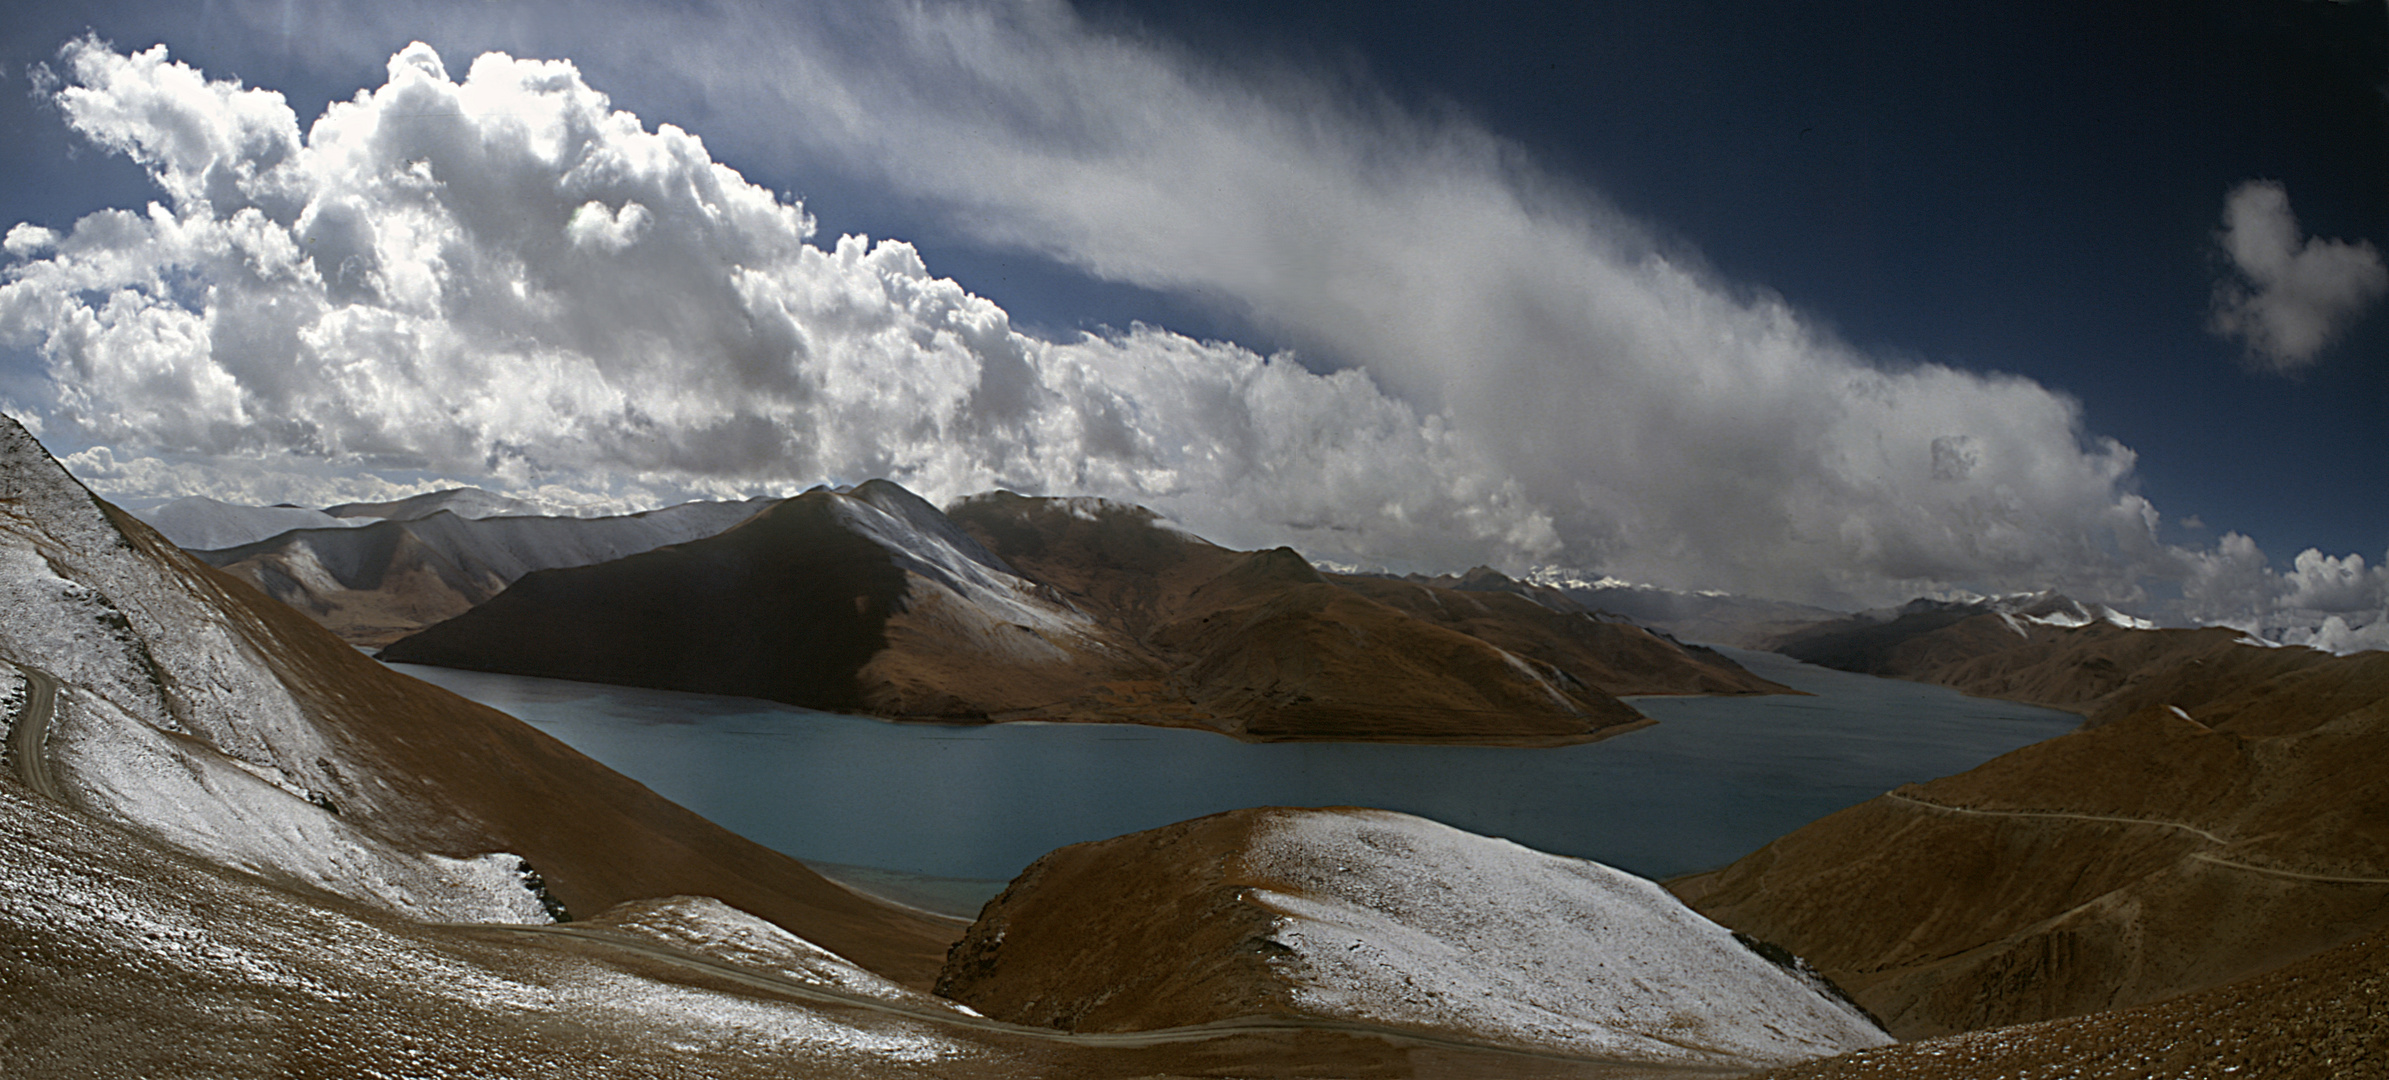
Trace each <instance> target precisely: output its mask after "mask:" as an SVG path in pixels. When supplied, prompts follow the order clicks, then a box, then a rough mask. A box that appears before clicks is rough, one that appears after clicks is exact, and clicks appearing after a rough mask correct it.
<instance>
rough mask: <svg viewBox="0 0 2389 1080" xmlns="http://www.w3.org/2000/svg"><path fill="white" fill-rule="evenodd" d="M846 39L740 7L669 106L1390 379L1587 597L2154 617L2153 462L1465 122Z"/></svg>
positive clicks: (928, 24)
mask: <svg viewBox="0 0 2389 1080" xmlns="http://www.w3.org/2000/svg"><path fill="white" fill-rule="evenodd" d="M832 10H833V11H834V12H835V14H834V15H830V16H824V17H822V18H819V19H811V20H789V19H782V18H778V17H777V16H776V15H766V14H763V13H761V12H759V11H758V10H754V9H746V8H741V7H738V6H735V5H732V6H726V7H723V8H717V9H712V10H710V11H709V12H708V14H707V15H705V16H704V17H702V18H700V19H698V20H696V22H695V23H693V24H684V25H685V26H686V32H684V33H682V34H679V35H676V36H672V37H670V38H668V39H662V38H659V40H658V44H657V45H656V49H657V50H658V52H657V55H658V59H659V61H660V62H659V63H658V64H657V65H655V66H656V70H657V72H658V73H657V74H655V75H654V76H652V77H653V78H654V79H657V80H670V79H674V78H682V79H688V80H692V81H693V82H694V83H695V84H696V89H693V90H691V91H689V92H688V95H687V96H688V97H689V98H691V99H697V98H702V99H703V100H708V101H735V102H738V103H740V107H741V108H742V109H747V110H758V111H765V112H770V113H775V114H783V115H789V116H796V117H801V118H802V119H801V122H792V123H788V124H784V125H778V126H776V127H775V128H773V129H772V131H771V133H770V134H769V135H761V136H747V138H749V140H750V143H751V144H754V145H763V144H765V143H766V142H767V141H768V140H770V139H778V140H782V141H781V142H780V143H779V145H780V147H781V152H782V154H783V156H784V160H786V161H788V162H791V163H798V162H814V161H835V162H839V163H841V164H842V166H843V167H846V168H849V169H853V170H856V171H859V172H861V173H863V174H865V175H868V176H870V177H872V178H873V179H875V180H876V181H878V182H880V183H883V184H884V185H886V186H887V187H888V188H889V189H891V190H895V191H900V192H903V193H906V194H907V195H909V196H910V197H912V198H914V199H918V200H923V201H926V202H928V203H931V204H934V205H940V206H943V207H945V208H946V210H947V218H946V220H948V221H949V222H950V223H951V227H952V228H955V229H958V230H962V231H965V232H968V233H971V234H974V235H975V236H976V237H977V238H978V239H980V240H982V241H985V242H988V243H993V244H998V245H1005V246H1013V247H1020V248H1027V249H1031V250H1035V251H1038V252H1042V253H1044V254H1047V255H1049V256H1051V257H1053V258H1056V259H1059V260H1061V261H1064V262H1066V263H1070V264H1073V265H1076V266H1079V267H1082V268H1084V269H1086V270H1087V271H1089V272H1091V273H1093V274H1095V275H1097V276H1100V277H1104V278H1108V279H1112V280H1119V281H1125V282H1132V283H1135V284H1139V285H1143V286H1147V287H1150V288H1154V289H1159V290H1164V291H1172V292H1177V293H1181V294H1188V295H1200V296H1204V297H1210V298H1215V299H1219V300H1221V301H1222V302H1224V303H1227V304H1229V305H1230V306H1232V307H1234V308H1235V309H1237V310H1238V311H1239V312H1240V313H1241V314H1242V315H1244V316H1247V317H1249V318H1251V319H1252V320H1254V321H1255V322H1257V323H1259V324H1261V325H1264V326H1266V327H1268V328H1270V329H1271V331H1272V332H1274V333H1276V334H1279V335H1280V336H1282V337H1283V338H1284V339H1286V340H1290V341H1294V342H1297V343H1299V344H1301V345H1302V346H1303V347H1304V348H1306V349H1308V350H1309V351H1310V352H1312V353H1313V354H1314V355H1315V356H1317V357H1322V358H1328V359H1330V360H1332V361H1333V362H1337V363H1347V364H1351V365H1355V366H1357V367H1358V368H1360V369H1362V370H1365V371H1366V372H1368V373H1369V374H1370V375H1371V376H1372V377H1373V378H1374V379H1376V380H1377V381H1378V382H1379V384H1380V385H1381V386H1382V387H1383V388H1384V389H1385V390H1386V391H1387V392H1388V393H1389V394H1391V395H1392V396H1394V397H1396V398H1398V399H1399V400H1402V401H1405V402H1409V403H1411V404H1413V405H1415V406H1416V407H1417V408H1419V409H1420V410H1421V411H1422V412H1424V413H1428V414H1432V415H1437V416H1440V417H1444V418H1446V421H1447V423H1448V425H1449V429H1450V430H1451V431H1453V432H1456V433H1463V434H1466V435H1468V436H1470V437H1472V438H1474V439H1475V440H1476V441H1477V442H1478V444H1479V445H1480V446H1482V447H1483V452H1484V454H1485V455H1486V456H1487V458H1488V459H1489V460H1490V462H1491V463H1492V465H1493V466H1494V467H1495V468H1497V469H1498V470H1499V471H1500V473H1501V474H1502V475H1504V476H1507V477H1509V478H1512V479H1515V480H1516V482H1517V483H1518V484H1519V485H1520V488H1521V491H1522V492H1523V494H1524V495H1525V497H1526V498H1528V499H1529V500H1531V501H1532V502H1533V504H1534V505H1536V506H1538V507H1541V508H1542V509H1543V510H1544V511H1545V512H1547V513H1548V514H1549V515H1550V517H1551V520H1552V525H1553V528H1554V529H1555V531H1556V534H1557V535H1558V537H1559V539H1560V541H1561V543H1562V544H1563V545H1564V547H1563V556H1564V557H1565V558H1566V559H1568V560H1571V561H1573V562H1575V563H1576V564H1577V565H1578V566H1580V567H1585V568H1598V569H1600V570H1604V571H1607V572H1611V573H1615V574H1619V575H1622V576H1628V577H1633V578H1638V579H1641V580H1649V581H1658V582H1662V583H1672V584H1679V585H1699V586H1708V587H1720V588H1728V589H1735V590H1741V591H1750V592H1758V593H1767V594H1773V595H1784V596H1798V597H1803V598H1809V599H1820V600H1826V601H1833V600H1857V601H1863V602H1875V601H1879V600H1882V599H1887V598H1892V597H1896V596H1898V595H1901V594H1912V593H1915V592H1920V591H1925V590H1927V589H1930V588H1933V587H1937V586H1940V585H1946V584H1950V583H1965V584H1970V585H1973V586H1976V587H1981V588H1986V589H1988V588H1999V587H2008V586H2015V587H2023V586H2024V585H2026V584H2027V583H2028V582H2029V583H2038V584H2056V585H2060V586H2062V587H2067V588H2072V589H2076V590H2078V591H2081V592H2083V593H2085V594H2093V595H2096V594H2102V593H2104V594H2106V595H2107V596H2108V597H2109V598H2111V599H2128V598H2130V596H2131V594H2132V590H2133V586H2132V583H2131V580H2132V572H2133V571H2132V569H2131V568H2132V567H2134V566H2138V565H2145V562H2146V560H2147V559H2149V558H2152V557H2154V555H2155V546H2154V543H2153V541H2152V540H2151V534H2150V532H2149V527H2148V526H2149V521H2148V515H2147V507H2146V506H2145V505H2144V504H2142V503H2140V502H2139V501H2138V500H2137V499H2135V498H2134V497H2133V495H2132V494H2131V490H2130V488H2131V482H2130V475H2131V470H2132V464H2133V458H2132V454H2131V452H2130V451H2129V450H2128V449H2126V448H2124V447H2122V446H2120V445H2118V444H2116V443H2114V442H2112V441H2110V440H2105V439H2102V438H2099V437H2097V436H2095V435H2093V434H2091V433H2089V432H2087V431H2085V430H2084V428H2083V424H2082V418H2081V412H2080V409H2079V408H2078V406H2077V405H2076V403H2075V402H2073V401H2072V400H2070V399H2069V398H2067V397H2066V396H2064V395H2062V394H2059V393H2055V392H2052V391H2051V390H2049V389H2048V388H2046V387H2043V386H2040V385H2037V384H2035V383H2032V382H2030V381H2027V380H2023V379H2014V378H2004V377H1999V376H1986V375H1982V374H1977V373H1973V372H1967V371H1962V370H1957V369H1953V368H1947V367H1941V366H1936V365H1931V364H1921V365H1919V364H1896V363H1886V362H1883V361H1881V360H1879V359H1878V358H1875V357H1870V356H1867V355H1864V354H1862V353H1860V352H1858V351H1857V350H1854V349H1852V348H1850V347H1849V346H1848V345H1846V344H1845V343H1843V342H1840V341H1838V340H1836V339H1835V338H1834V337H1833V335H1831V334H1830V333H1829V332H1827V331H1825V330H1823V329H1821V328H1820V327H1819V326H1818V324H1816V323H1815V322H1814V321H1812V320H1810V319H1809V318H1807V317H1805V316H1804V315H1802V314H1801V313H1799V312H1797V311H1794V310H1792V309H1791V308H1790V307H1789V306H1788V305H1786V304H1784V303H1783V302H1782V301H1781V300H1780V299H1778V298H1777V297H1775V296H1773V295H1771V294H1768V293H1766V292H1764V291H1763V290H1754V289H1750V288H1747V287H1744V286H1740V285H1737V284H1735V283H1732V282H1727V281H1722V280H1720V279H1718V278H1717V276H1716V275H1714V274H1713V273H1711V272H1709V271H1708V270H1706V269H1705V268H1704V267H1703V266H1702V264H1701V263H1700V262H1699V260H1698V259H1697V258H1696V257H1694V256H1691V255H1689V254H1687V253H1685V252H1682V251H1680V250H1676V249H1674V248H1671V247H1669V246H1668V245H1666V244H1663V243H1659V242H1656V241H1654V240H1653V239H1652V238H1651V236H1650V234H1649V231H1648V230H1647V229H1645V228H1643V227H1642V226H1640V225H1639V224H1637V223H1635V222H1633V221H1631V220H1628V219H1626V218H1625V217H1624V216H1622V215H1620V214H1619V213H1617V212H1616V211H1614V210H1613V209H1611V208H1609V207H1607V206H1606V205H1605V204H1603V203H1602V202H1601V200H1600V199H1599V198H1598V197H1597V196H1595V195H1593V194H1591V193H1588V192H1586V191H1583V190H1582V189H1581V188H1579V187H1576V186H1574V185H1571V184H1569V183H1567V182H1565V181H1563V180H1561V179H1558V178H1555V177H1552V176H1550V175H1548V174H1546V173H1544V172H1542V171H1541V170H1539V169H1537V168H1536V167H1535V166H1534V165H1533V163H1532V162H1531V160H1530V158H1529V155H1527V154H1526V153H1525V152H1524V151H1523V150H1522V149H1521V148H1519V147H1517V146H1515V145H1513V144H1510V143H1508V142H1506V141H1504V140H1502V139H1500V138H1498V137H1495V136H1493V135H1491V134H1489V133H1487V132H1486V131H1485V130H1483V129H1482V128H1481V127H1480V126H1478V125H1476V124H1474V123H1472V122H1470V121H1469V120H1468V119H1467V118H1465V117H1461V116H1456V115H1451V114H1449V113H1448V112H1446V113H1420V112H1418V111H1415V110H1409V109H1406V108H1404V107H1401V106H1399V105H1397V104H1395V103H1392V102H1389V101H1387V100H1384V99H1383V98H1381V97H1379V96H1377V95H1375V93H1374V92H1373V91H1371V90H1370V89H1368V88H1367V87H1366V86H1365V85H1355V83H1354V82H1353V81H1352V80H1341V81H1339V80H1336V79H1332V78H1321V77H1316V76H1314V75H1312V74H1310V73H1306V72H1298V71H1290V70H1284V69H1278V68H1271V67H1267V66H1260V67H1254V68H1231V67H1223V66H1222V64H1221V63H1219V62H1218V61H1217V60H1216V59H1214V58H1209V57H1202V56H1196V55H1194V54H1191V53H1188V52H1186V51H1184V50H1182V49H1180V48H1177V47H1175V46H1173V45H1171V44H1169V43H1167V42H1161V41H1155V40H1150V39H1146V38H1141V37H1137V36H1134V35H1133V34H1123V33H1120V32H1116V31H1114V30H1110V29H1101V28H1096V27H1092V26H1090V25H1089V24H1087V23H1086V22H1084V21H1083V20H1082V19H1080V18H1079V17H1078V16H1077V15H1076V14H1075V13H1074V12H1073V11H1072V10H1071V9H1070V8H1069V7H1068V6H1067V5H1064V4H1061V3H1057V2H1046V0H1024V2H1016V3H999V4H970V5H963V4H950V3H939V2H934V0H932V2H927V3H919V4H906V5H862V6H860V7H859V8H849V7H841V6H836V5H833V6H832ZM632 11H633V17H636V11H637V9H635V8H634V9H632Z"/></svg>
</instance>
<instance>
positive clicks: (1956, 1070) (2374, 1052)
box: [1752, 934, 2389, 1080]
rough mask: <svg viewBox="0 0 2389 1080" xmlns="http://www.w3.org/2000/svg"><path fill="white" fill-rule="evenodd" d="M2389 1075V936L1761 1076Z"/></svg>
mask: <svg viewBox="0 0 2389 1080" xmlns="http://www.w3.org/2000/svg"><path fill="white" fill-rule="evenodd" d="M2383 1075H2389V935H2383V934H2374V935H2371V936H2369V937H2366V938H2364V939H2362V940H2359V941H2354V942H2350V943H2348V944H2346V945H2342V946H2339V947H2337V948H2333V949H2328V950H2325V951H2323V952H2320V953H2317V954H2315V955H2313V956H2310V957H2307V958H2305V959H2303V960H2299V961H2296V962H2295V963H2291V964H2288V965H2285V966H2283V967H2280V968H2276V969H2274V970H2272V971H2268V972H2266V973H2264V974H2262V975H2258V976H2254V977H2251V978H2248V979H2243V980H2241V981H2239V982H2234V983H2229V984H2226V985H2223V986H2219V987H2215V988H2213V989H2209V990H2201V991H2196V992H2193V993H2187V994H2183V995H2180V996H2178V997H2173V998H2168V999H2166V1000H2164V1001H2161V1002H2158V1003H2155V1004H2151V1005H2143V1006H2140V1007H2138V1008H2132V1009H2119V1010H2115V1011H2113V1012H2102V1013H2096V1014H2093V1015H2089V1016H2080V1017H2071V1018H2068V1019H2064V1020H2049V1021H2043V1022H2041V1023H2037V1024H2023V1025H2018V1026H2016V1027H2010V1028H2001V1029H1998V1030H1995V1031H1981V1032H1972V1033H1968V1034H1965V1035H1953V1036H1947V1037H1944V1038H1938V1039H1926V1040H1923V1041H1919V1042H1910V1043H1903V1044H1901V1045H1898V1046H1889V1047H1883V1048H1881V1049H1877V1050H1867V1051H1862V1052H1860V1053H1856V1054H1847V1055H1843V1056H1841V1057H1836V1058H1828V1059H1824V1060H1820V1061H1814V1062H1809V1063H1805V1064H1801V1065H1794V1066H1790V1067H1788V1068H1782V1069H1775V1070H1770V1071H1768V1072H1766V1073H1762V1074H1760V1075H1759V1076H1757V1077H1754V1078H1752V1080H1875V1078H1879V1077H1891V1076H1896V1077H1902V1078H1905V1080H1977V1078H1980V1077H2005V1076H2013V1077H2026V1076H2032V1077H2044V1076H2045V1077H2066V1078H2069V1080H2146V1078H2148V1077H2152V1076H2197V1077H2208V1076H2213V1077H2229V1076H2261V1077H2264V1078H2266V1080H2352V1078H2357V1077H2376V1076H2383Z"/></svg>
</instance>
